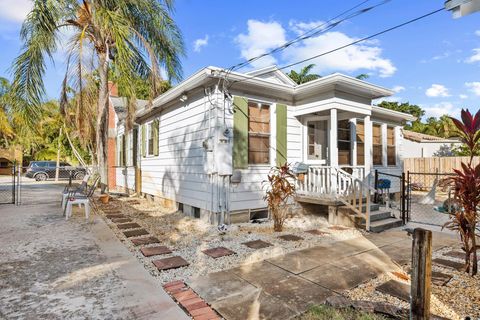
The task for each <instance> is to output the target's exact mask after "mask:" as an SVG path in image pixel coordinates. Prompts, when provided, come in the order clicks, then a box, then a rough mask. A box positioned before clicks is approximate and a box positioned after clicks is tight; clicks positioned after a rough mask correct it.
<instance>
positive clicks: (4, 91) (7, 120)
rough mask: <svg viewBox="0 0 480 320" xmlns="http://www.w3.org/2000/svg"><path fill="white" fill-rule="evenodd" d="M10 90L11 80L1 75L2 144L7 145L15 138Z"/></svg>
mask: <svg viewBox="0 0 480 320" xmlns="http://www.w3.org/2000/svg"><path fill="white" fill-rule="evenodd" d="M9 92H10V82H9V81H8V80H7V79H5V78H2V77H0V146H5V147H7V146H8V145H9V140H11V139H12V138H13V128H12V123H11V115H10V112H11V109H10V108H9V106H8V95H9Z"/></svg>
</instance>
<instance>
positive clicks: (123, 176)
mask: <svg viewBox="0 0 480 320" xmlns="http://www.w3.org/2000/svg"><path fill="white" fill-rule="evenodd" d="M124 133H125V127H124V126H123V125H120V126H118V127H117V141H116V147H117V152H116V155H115V158H116V162H115V163H116V165H117V166H116V167H115V183H116V185H117V187H120V188H125V187H127V189H130V190H135V167H133V166H132V164H133V163H132V157H133V154H132V152H133V151H132V150H131V149H130V148H129V146H130V145H131V144H133V140H132V139H133V134H132V131H130V132H128V133H127V134H126V139H125V151H126V155H125V157H126V162H127V163H126V166H124V167H119V166H118V164H119V149H118V148H119V146H120V144H119V142H118V141H119V140H118V139H120V137H121V136H122V135H123V134H124Z"/></svg>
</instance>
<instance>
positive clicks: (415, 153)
mask: <svg viewBox="0 0 480 320" xmlns="http://www.w3.org/2000/svg"><path fill="white" fill-rule="evenodd" d="M461 145H462V143H461V142H460V141H459V140H458V139H454V138H448V139H447V138H440V137H435V136H431V135H428V134H423V133H418V132H413V131H409V130H403V146H404V152H403V156H404V158H429V157H435V156H437V152H439V151H440V150H441V148H443V147H445V146H446V147H447V148H448V149H452V148H454V147H459V146H461Z"/></svg>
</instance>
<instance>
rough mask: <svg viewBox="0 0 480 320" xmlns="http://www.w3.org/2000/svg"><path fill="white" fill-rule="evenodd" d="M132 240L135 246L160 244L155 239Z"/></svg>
mask: <svg viewBox="0 0 480 320" xmlns="http://www.w3.org/2000/svg"><path fill="white" fill-rule="evenodd" d="M131 240H132V243H133V244H134V245H135V246H141V245H146V244H152V243H160V241H159V240H158V239H157V238H155V237H144V238H135V239H131Z"/></svg>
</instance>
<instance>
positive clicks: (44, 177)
mask: <svg viewBox="0 0 480 320" xmlns="http://www.w3.org/2000/svg"><path fill="white" fill-rule="evenodd" d="M47 179H48V176H47V174H46V173H37V174H36V175H35V180H37V181H46V180H47Z"/></svg>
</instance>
